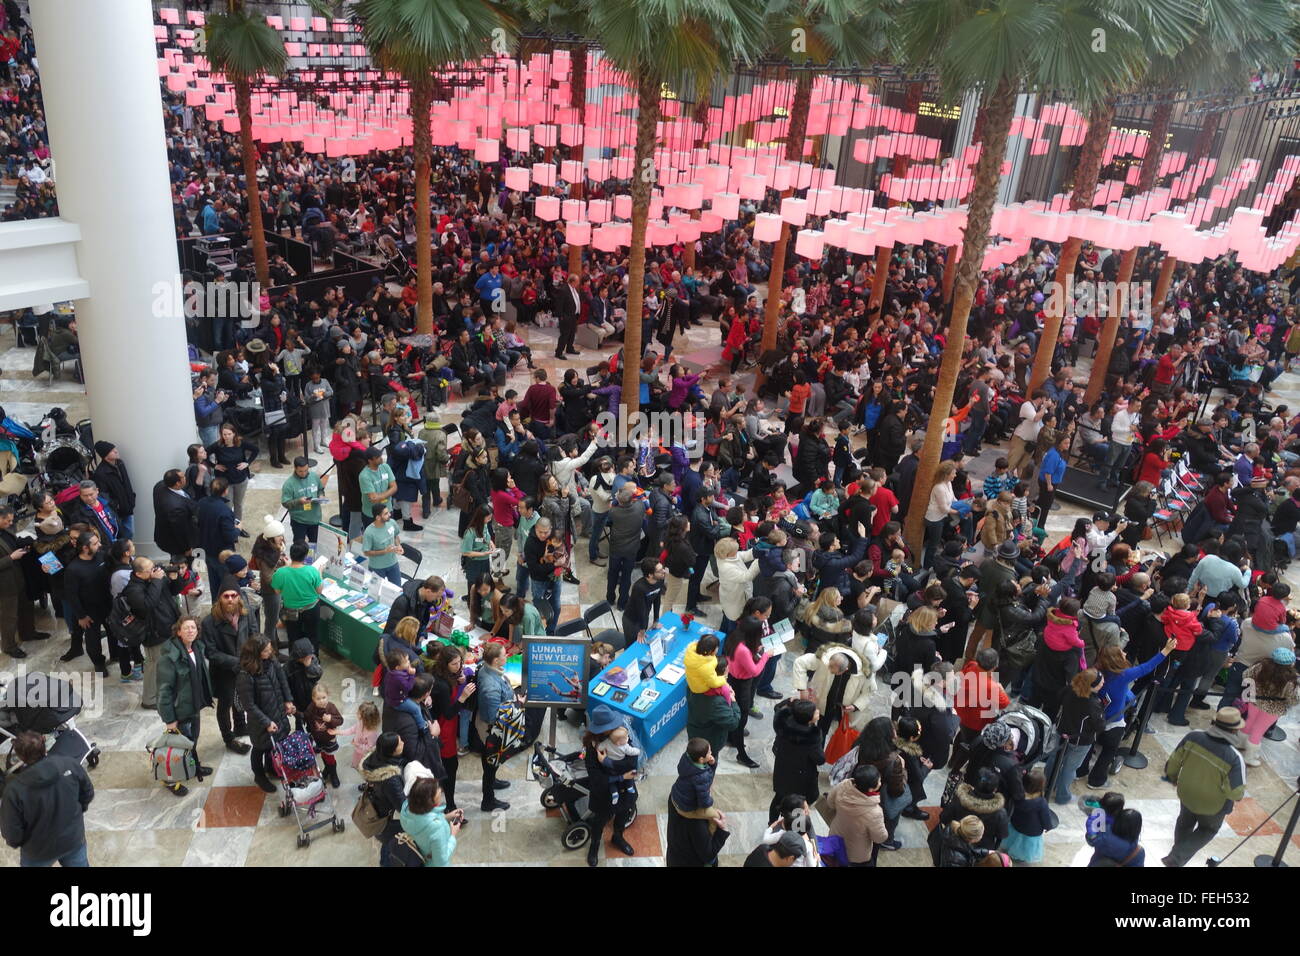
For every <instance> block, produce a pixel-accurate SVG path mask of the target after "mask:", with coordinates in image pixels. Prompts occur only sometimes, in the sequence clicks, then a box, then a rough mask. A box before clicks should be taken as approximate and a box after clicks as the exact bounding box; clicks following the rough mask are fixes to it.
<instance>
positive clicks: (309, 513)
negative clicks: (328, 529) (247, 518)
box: [280, 456, 330, 544]
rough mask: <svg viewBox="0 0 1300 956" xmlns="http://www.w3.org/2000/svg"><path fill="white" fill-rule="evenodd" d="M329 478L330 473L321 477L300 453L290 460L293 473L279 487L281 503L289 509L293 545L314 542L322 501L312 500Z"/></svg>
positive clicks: (323, 489)
mask: <svg viewBox="0 0 1300 956" xmlns="http://www.w3.org/2000/svg"><path fill="white" fill-rule="evenodd" d="M329 480H330V479H329V475H326V476H325V477H324V478H322V477H320V476H319V475H317V474H316V472H314V471H312V470H311V466H310V465H309V464H307V459H306V458H303V457H301V456H300V457H298V458H295V459H294V460H293V474H292V475H290V476H289V477H288V478H286V479H285V480H284V484H283V485H281V486H280V504H282V505H284V507H286V508H288V509H289V526H290V528H292V529H293V543H294V544H301V543H302V542H304V541H310V542H311V543H312V544H315V543H316V533H317V531H318V530H319V529H320V521H321V513H320V511H321V503H320V502H319V501H316V500H315V499H316V498H322V497H324V495H325V486H326V485H327V484H329Z"/></svg>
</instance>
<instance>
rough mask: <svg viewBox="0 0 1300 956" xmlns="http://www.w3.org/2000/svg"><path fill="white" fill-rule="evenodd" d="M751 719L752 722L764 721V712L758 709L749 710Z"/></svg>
mask: <svg viewBox="0 0 1300 956" xmlns="http://www.w3.org/2000/svg"><path fill="white" fill-rule="evenodd" d="M749 719H750V720H762V719H763V712H762V711H761V710H759V709H758V708H757V707H751V708H749Z"/></svg>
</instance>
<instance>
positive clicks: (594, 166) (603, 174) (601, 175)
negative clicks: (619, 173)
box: [587, 159, 609, 183]
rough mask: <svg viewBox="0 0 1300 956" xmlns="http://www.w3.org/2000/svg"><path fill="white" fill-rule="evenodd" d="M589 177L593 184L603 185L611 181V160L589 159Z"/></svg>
mask: <svg viewBox="0 0 1300 956" xmlns="http://www.w3.org/2000/svg"><path fill="white" fill-rule="evenodd" d="M587 175H588V177H590V179H591V181H592V182H596V183H603V182H604V181H605V180H607V179H609V160H608V159H589V160H587Z"/></svg>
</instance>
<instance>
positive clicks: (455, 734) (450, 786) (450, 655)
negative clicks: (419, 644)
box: [429, 644, 475, 810]
mask: <svg viewBox="0 0 1300 956" xmlns="http://www.w3.org/2000/svg"><path fill="white" fill-rule="evenodd" d="M429 673H430V674H431V675H432V676H433V698H432V704H431V705H430V708H429V709H430V711H431V713H432V714H433V716H434V718H435V719H436V720H437V721H438V735H439V740H440V743H441V754H442V766H443V769H444V770H446V771H447V776H446V777H445V778H444V780H443V781H442V787H443V790H444V791H445V792H446V794H447V809H448V810H455V809H456V771H457V770H458V769H459V768H460V758H461V755H462V754H464V753H468V752H469V750H468V746H467V743H468V739H469V716H470V713H469V711H468V710H467V709H466V707H465V704H466V702H467V701H468V700H469V699H470V697H472V696H473V694H474V687H475V685H474V681H473V679H472V677H471V676H470V674H469V673H468V672H467V671H466V670H465V652H464V651H463V650H462V649H461V648H459V647H456V646H455V645H453V644H442V645H440V646H439V647H438V651H437V655H436V656H435V657H434V659H433V666H432V667H431V668H430V671H429Z"/></svg>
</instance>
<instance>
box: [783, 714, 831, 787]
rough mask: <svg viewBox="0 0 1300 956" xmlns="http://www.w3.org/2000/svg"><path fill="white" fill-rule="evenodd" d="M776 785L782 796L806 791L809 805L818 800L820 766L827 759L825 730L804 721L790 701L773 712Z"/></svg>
mask: <svg viewBox="0 0 1300 956" xmlns="http://www.w3.org/2000/svg"><path fill="white" fill-rule="evenodd" d="M772 730H773V731H774V733H775V740H774V741H773V743H772V789H773V790H774V791H776V795H777V796H778V797H784V796H788V795H789V794H792V793H798V794H802V795H803V797H804V799H806V800H807V801H808V803H809V805H811V804H813V803H816V802H817V797H818V796H819V790H818V785H817V768H818V767H820V766H821V765H822V764H823V763H824V762H825V759H826V758H825V754H824V753H823V752H822V741H821V732H820V731H819V730H818V729H817V725H816V724H801V723H799V722H798V721H797V720H795V719H794V717H793V716H792V715H791V713H790V707H789V705H788V704H784V703H782V704H778V705H777V707H776V710H774V711H773V712H772Z"/></svg>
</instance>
